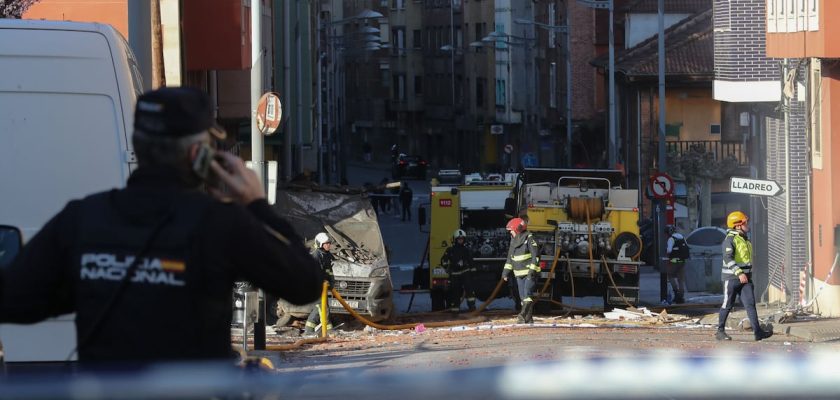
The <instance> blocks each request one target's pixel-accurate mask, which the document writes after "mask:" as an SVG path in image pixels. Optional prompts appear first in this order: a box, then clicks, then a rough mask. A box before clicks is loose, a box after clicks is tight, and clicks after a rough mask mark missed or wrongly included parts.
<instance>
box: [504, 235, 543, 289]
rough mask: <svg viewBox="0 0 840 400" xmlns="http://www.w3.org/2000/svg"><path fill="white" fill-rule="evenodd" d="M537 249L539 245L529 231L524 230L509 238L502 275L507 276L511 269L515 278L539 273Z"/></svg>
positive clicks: (538, 252)
mask: <svg viewBox="0 0 840 400" xmlns="http://www.w3.org/2000/svg"><path fill="white" fill-rule="evenodd" d="M539 249H540V248H539V245H538V244H537V241H536V240H535V239H534V235H532V234H531V232H528V231H525V232H522V233H519V234H518V235H516V237H514V238H511V239H510V247H508V255H507V261H505V266H504V269H503V270H502V276H508V274H510V272H511V271H513V275H514V276H516V277H517V278H523V277H525V276H529V275H532V276H536V275H537V274H539V273H540V267H539V265H540V251H539Z"/></svg>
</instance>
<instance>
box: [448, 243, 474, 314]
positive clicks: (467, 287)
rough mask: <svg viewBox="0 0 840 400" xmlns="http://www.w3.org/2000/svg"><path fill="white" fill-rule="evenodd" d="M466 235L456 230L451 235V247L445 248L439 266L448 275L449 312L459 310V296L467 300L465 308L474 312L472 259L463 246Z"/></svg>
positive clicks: (468, 250)
mask: <svg viewBox="0 0 840 400" xmlns="http://www.w3.org/2000/svg"><path fill="white" fill-rule="evenodd" d="M466 240H467V233H466V232H464V231H463V230H462V229H456V230H455V233H453V234H452V246H449V247H447V248H446V251H444V252H443V257H441V259H440V264H441V265H442V266H443V268H444V269H446V273H447V274H449V293H448V294H449V311H452V312H456V313H457V312H458V311H460V310H461V295H464V297H466V299H467V308H469V310H470V311H473V310H475V289H473V272H475V268H474V267H473V258H472V254H471V253H470V249H468V248H467V246H465V244H466Z"/></svg>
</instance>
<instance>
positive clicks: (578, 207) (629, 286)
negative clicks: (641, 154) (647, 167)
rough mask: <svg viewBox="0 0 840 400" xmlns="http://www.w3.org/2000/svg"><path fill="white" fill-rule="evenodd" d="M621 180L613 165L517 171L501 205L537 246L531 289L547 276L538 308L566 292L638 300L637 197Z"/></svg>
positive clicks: (608, 300)
mask: <svg viewBox="0 0 840 400" xmlns="http://www.w3.org/2000/svg"><path fill="white" fill-rule="evenodd" d="M622 181H623V176H622V172H621V171H617V170H594V169H545V168H530V169H525V170H524V171H523V172H522V173H521V174H519V176H518V178H517V181H516V183H515V185H514V188H513V196H512V197H511V198H510V199H509V200H507V201H506V204H505V210H506V212H507V213H508V214H511V215H517V216H520V217H522V218H527V221H528V230H529V231H530V232H531V233H532V234H533V235H534V237H535V239H536V240H537V242H538V243H539V245H540V253H541V255H540V268H541V269H542V274H541V278H540V279H539V281H538V282H537V285H536V288H537V289H538V290H541V289H542V288H543V287H544V285H545V281H546V280H547V279H549V278H551V282H550V283H549V286H548V287H547V288H546V290H545V291H544V292H543V294H542V296H541V297H540V298H539V300H538V303H537V307H538V308H540V309H543V310H546V309H547V308H550V307H551V304H552V303H555V304H556V303H557V302H560V303H562V298H563V296H574V297H586V296H599V297H602V298H603V304H604V309H609V307H612V306H620V307H626V306H628V305H633V306H635V305H636V304H637V303H638V301H639V267H640V266H641V265H642V262H640V261H639V254H640V253H641V250H642V241H641V239H640V238H639V226H638V221H639V209H638V207H639V197H638V191H637V190H635V189H622V188H621V186H620V184H621V182H622ZM555 263H556V265H555ZM552 266H554V267H555V268H554V273H553V275H550V271H551V268H552Z"/></svg>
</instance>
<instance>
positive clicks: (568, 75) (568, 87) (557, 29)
mask: <svg viewBox="0 0 840 400" xmlns="http://www.w3.org/2000/svg"><path fill="white" fill-rule="evenodd" d="M514 22H516V23H517V24H527V25H534V26H537V27H539V28H542V29H546V30H549V31H554V32H560V33H565V34H566V166H567V167H571V166H572V39H571V37H572V34H571V32H570V30H569V23H570V22H571V20H570V19H569V17H568V11H567V16H566V25H565V26H564V25H549V24H543V23H540V22H536V21H531V20H527V19H523V18H517V19H516V20H514Z"/></svg>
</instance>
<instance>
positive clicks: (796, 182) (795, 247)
mask: <svg viewBox="0 0 840 400" xmlns="http://www.w3.org/2000/svg"><path fill="white" fill-rule="evenodd" d="M781 117H782V116H781V114H780V113H779V115H778V116H773V117H768V118H767V119H766V122H767V153H768V154H767V164H766V168H767V178H768V179H772V180H775V181H776V182H779V184H780V185H782V187H784V186H785V179H786V176H785V173H786V168H785V157H784V150H785V136H784V135H785V126H784V121H783V120H782V119H781ZM788 145H789V146H790V187H789V188H785V189H786V190H788V191H789V192H790V200H791V208H790V222H791V224H790V229H791V239H790V242H788V240H787V237H786V234H787V232H786V228H787V225H786V221H787V218H786V215H785V212H786V210H785V205H786V200H787V197H786V195H785V194H782V195H780V196H776V197H772V198H770V199H768V201H767V217H768V221H769V222H768V226H767V236H768V245H767V247H768V249H767V251H768V262H769V264H770V265H769V266H770V267H771V268H770V270H771V271H773V272H774V274H773V275H772V276H771V277H770V282H771V283H772V284H773V285H774V286H776V287H777V288H780V289H781V288H783V287H784V288H786V289H787V291H788V292H789V293H791V294H792V295H793V299H792V300H794V301H797V302H798V301H799V296H800V293H798V291H799V283H798V282H799V272H800V271H802V270H804V269H805V268H806V266H807V262H808V249H809V243H808V237H807V234H808V232H807V230H808V226H807V225H806V222H807V221H808V215H807V213H808V208H807V179H808V173H809V170H808V159H807V157H806V155H807V154H808V136H807V133H806V124H805V102H798V101H794V102H793V103H792V104H791V113H790V141H789V144H788ZM788 247H789V248H790V249H791V266H787V265H785V266H784V267H782V265H783V264H784V262H785V250H786V248H788ZM759 251H760V249H759ZM783 279H784V282H783ZM783 285H784V286H783Z"/></svg>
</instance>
